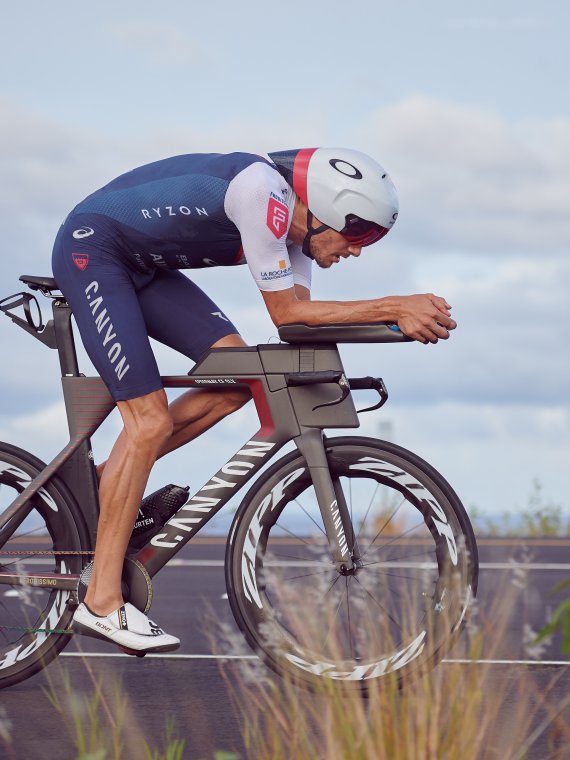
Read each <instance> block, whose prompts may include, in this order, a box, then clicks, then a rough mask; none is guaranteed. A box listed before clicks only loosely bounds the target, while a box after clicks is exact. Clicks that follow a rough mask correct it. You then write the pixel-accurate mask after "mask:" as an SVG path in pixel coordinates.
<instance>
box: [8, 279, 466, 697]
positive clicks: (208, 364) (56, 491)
mask: <svg viewBox="0 0 570 760" xmlns="http://www.w3.org/2000/svg"><path fill="white" fill-rule="evenodd" d="M20 280H21V281H23V282H24V283H25V284H26V285H27V286H28V287H29V288H30V289H32V290H34V291H40V292H42V293H43V294H44V295H45V296H48V297H50V298H51V299H52V316H51V318H50V320H49V321H48V322H47V324H45V325H44V323H43V321H42V316H41V310H40V309H39V305H38V301H37V299H36V297H35V295H33V294H32V293H30V292H29V291H24V292H21V293H17V294H15V295H13V296H10V297H8V298H5V299H4V300H3V301H1V302H0V310H1V311H3V312H4V313H5V314H6V315H7V316H9V317H10V318H11V319H12V320H13V322H14V323H15V324H17V325H18V326H20V327H21V328H23V329H24V330H26V331H27V332H28V333H29V334H30V335H32V336H34V337H35V338H37V339H38V340H40V341H41V342H42V343H44V344H45V345H46V346H48V347H50V348H52V349H56V350H57V351H58V354H59V360H60V365H61V375H62V384H63V396H64V402H65V409H66V413H67V418H68V425H69V431H70V438H69V442H68V443H67V445H66V446H65V447H64V448H63V450H62V451H61V452H59V453H58V454H57V456H55V457H54V459H53V460H52V461H51V462H49V463H48V464H45V463H44V462H42V461H40V460H39V459H38V458H37V457H35V456H34V455H33V454H30V453H28V452H27V451H23V450H22V449H20V448H17V447H15V446H12V445H10V444H8V443H1V444H0V686H9V685H12V684H15V683H17V682H19V681H22V680H23V679H25V678H28V677H29V676H31V675H32V674H33V673H36V672H37V671H38V670H40V669H41V668H43V667H44V666H45V665H46V664H48V663H49V662H50V661H51V660H53V658H54V657H56V656H57V654H58V653H59V652H60V651H61V650H62V649H63V648H64V647H65V645H66V644H67V643H68V642H69V641H70V638H71V636H72V635H73V632H72V631H71V628H70V625H71V619H72V615H73V612H74V609H75V608H76V606H77V604H78V603H79V601H80V599H81V597H82V593H83V592H84V590H85V585H86V583H87V582H88V575H89V565H88V563H89V562H90V560H91V559H92V554H93V549H94V543H95V535H96V528H97V518H98V495H97V479H96V474H95V468H94V464H93V454H92V451H91V442H90V437H91V436H92V435H93V433H94V432H95V430H97V428H98V427H99V426H100V425H101V424H102V422H103V421H104V420H105V418H106V417H107V415H108V414H109V413H110V411H111V410H112V409H113V407H114V402H113V400H112V398H111V396H110V395H109V393H108V391H107V389H106V387H105V385H104V383H103V382H102V380H101V379H100V378H98V377H85V376H84V375H82V374H81V373H80V372H79V368H78V363H77V355H76V351H75V345H74V338H73V332H72V327H71V309H70V307H69V305H68V303H67V302H66V300H65V298H64V297H63V295H62V294H61V293H60V292H58V288H57V283H56V282H55V280H54V279H53V278H50V277H34V276H22V277H21V278H20ZM394 327H395V326H393V325H387V324H366V325H361V324H358V325H357V324H354V325H327V326H322V327H314V326H307V325H301V324H292V325H283V326H282V327H280V328H279V336H280V338H281V341H282V342H281V343H278V344H263V345H257V346H252V347H247V348H218V349H212V350H210V351H208V352H207V353H206V354H205V355H204V356H203V357H202V358H201V360H200V361H199V362H198V363H197V364H196V365H195V366H194V367H193V369H192V370H191V371H190V372H189V373H188V374H187V375H181V376H167V377H163V383H164V386H165V387H166V388H196V389H200V388H203V387H208V388H210V389H211V388H220V389H221V390H222V391H223V389H227V388H231V387H235V386H237V385H241V386H247V387H248V388H249V390H250V392H251V396H252V398H253V401H254V404H255V407H256V410H257V414H258V416H259V419H260V428H259V430H258V432H257V433H256V434H255V435H254V436H253V437H252V438H251V439H250V440H247V441H246V442H245V443H244V444H243V445H242V446H241V447H240V448H239V449H238V451H236V453H235V454H234V455H233V457H232V458H231V459H230V460H229V461H228V462H226V463H225V464H223V465H222V467H221V468H220V469H219V470H218V472H217V473H216V474H215V475H213V476H212V477H211V478H210V479H209V480H208V481H207V482H206V483H205V484H204V485H203V486H202V487H201V488H200V489H199V490H198V491H197V492H195V493H194V494H192V496H190V497H189V498H188V499H185V500H184V504H183V505H182V506H181V507H180V508H179V509H178V510H177V511H176V512H175V513H174V514H173V515H172V517H171V518H170V519H169V520H168V521H167V522H166V523H165V524H164V525H163V526H162V527H161V528H160V529H159V530H158V532H157V533H155V534H154V535H153V536H152V537H150V538H149V540H148V541H147V542H146V543H145V544H144V545H143V546H142V547H140V548H138V549H137V550H136V551H135V552H134V553H133V554H131V555H130V556H127V558H126V560H125V566H124V574H123V592H124V596H125V600H128V601H130V602H131V603H132V604H134V605H135V606H136V607H138V608H139V609H141V610H143V611H144V612H147V611H148V610H149V608H150V604H151V601H152V578H153V576H154V575H155V574H156V573H157V572H158V571H159V570H160V569H161V568H162V567H164V566H165V565H166V563H167V562H168V561H169V560H170V559H172V558H173V557H174V555H175V554H176V553H177V552H178V551H179V550H180V549H181V548H182V547H183V546H184V545H185V544H186V543H187V542H188V541H191V540H192V538H193V537H194V536H196V534H197V533H198V532H199V531H200V530H201V529H202V528H203V527H204V526H205V525H206V524H207V523H208V521H209V520H211V519H212V518H213V517H214V515H215V514H216V513H218V512H219V510H220V509H222V507H223V506H224V505H225V504H226V503H227V502H228V501H229V500H230V498H231V497H232V496H233V495H234V494H235V493H237V491H239V490H240V489H241V488H242V487H243V486H244V485H245V484H246V483H247V482H248V481H250V480H251V479H252V478H254V477H255V476H256V475H258V477H257V479H255V481H254V483H253V485H252V486H251V487H250V489H249V490H248V492H247V493H246V495H245V496H244V498H243V500H242V501H241V504H240V506H239V507H238V509H237V511H236V514H235V517H234V520H233V524H232V526H231V529H230V531H229V535H228V539H227V547H226V559H225V577H226V585H227V593H228V599H229V602H230V606H231V609H232V612H233V615H234V617H235V620H236V622H237V624H238V626H239V628H240V630H241V631H242V632H243V634H244V636H245V638H246V640H247V641H248V643H249V644H250V645H251V647H253V649H254V651H255V652H256V653H257V654H258V655H259V657H260V658H261V659H262V660H263V661H264V662H265V663H266V664H267V665H268V666H269V667H270V668H272V669H273V670H275V671H276V672H278V673H280V674H286V675H288V676H290V677H291V678H293V679H295V681H296V682H298V683H299V684H301V685H304V686H308V687H315V686H318V685H319V684H323V683H337V682H340V683H342V684H344V685H345V687H347V688H355V689H366V688H367V686H368V685H369V684H370V683H372V682H374V681H375V680H377V679H381V678H383V677H386V676H387V675H389V674H391V675H392V676H393V677H396V678H398V679H401V680H405V678H406V677H408V676H413V675H414V674H417V673H418V672H421V671H422V669H423V670H425V668H426V667H431V666H432V665H433V664H435V663H437V662H438V661H439V660H440V659H441V658H442V657H443V655H444V653H445V652H446V651H447V648H448V646H449V644H450V643H451V642H452V641H453V640H454V638H455V636H456V634H457V632H458V631H459V629H460V627H461V623H462V621H463V619H464V616H465V613H466V611H467V609H468V607H469V603H470V600H471V599H472V597H473V595H474V594H475V593H476V588H477V575H478V560H477V547H476V542H475V538H474V535H473V531H472V528H471V525H470V522H469V519H468V516H467V514H466V512H465V509H464V508H463V506H462V505H461V502H460V501H459V498H458V497H457V495H456V494H455V492H454V491H453V489H452V488H451V486H450V485H449V484H448V483H447V482H446V481H445V480H444V478H443V477H442V476H441V475H440V474H439V473H438V472H436V470H435V469H434V468H433V467H431V466H430V465H429V464H427V463H426V462H425V461H423V460H422V459H421V458H420V457H418V456H416V455H415V454H413V453H411V452H410V451H407V450H405V449H404V448H402V447H400V446H397V445H395V444H393V443H390V442H387V441H383V440H377V439H375V438H368V437H355V436H338V437H337V436H335V437H329V436H328V435H325V432H324V431H325V430H326V429H328V428H335V429H342V428H356V427H358V426H359V420H358V414H357V411H356V409H355V406H354V401H353V397H352V392H353V391H357V390H363V389H368V390H374V391H376V392H377V393H378V396H379V400H378V402H377V403H376V404H374V406H372V407H369V409H377V408H379V407H381V406H382V405H383V404H384V403H385V401H386V400H387V397H388V394H387V391H386V387H385V385H384V382H383V381H382V379H380V378H375V377H359V378H347V377H346V376H345V374H344V369H343V365H342V362H341V359H340V355H339V352H338V347H337V344H338V343H395V342H404V341H405V340H407V338H406V336H404V335H403V334H402V333H401V332H400V331H399V330H398V329H397V327H395V329H394ZM361 411H367V410H361ZM290 441H292V442H293V443H294V444H295V448H294V449H293V450H292V451H291V452H289V453H287V454H285V455H284V456H283V457H281V458H280V459H278V460H277V461H276V462H274V463H273V464H271V465H270V466H266V465H267V464H268V463H269V461H270V460H271V458H272V457H274V456H275V454H277V452H278V451H279V450H280V449H281V448H282V447H283V446H284V445H285V444H287V443H288V442H290Z"/></svg>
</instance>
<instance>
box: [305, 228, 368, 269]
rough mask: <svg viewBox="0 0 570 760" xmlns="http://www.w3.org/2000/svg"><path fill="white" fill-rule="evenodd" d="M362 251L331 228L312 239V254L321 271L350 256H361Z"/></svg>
mask: <svg viewBox="0 0 570 760" xmlns="http://www.w3.org/2000/svg"><path fill="white" fill-rule="evenodd" d="M361 250H362V248H359V247H358V246H356V245H352V244H351V243H349V241H348V240H347V239H346V238H345V237H343V236H342V235H341V234H340V232H337V231H336V230H332V229H330V228H329V229H328V230H325V231H324V232H320V233H319V234H318V235H314V236H313V237H312V238H311V254H312V255H313V258H314V260H315V262H316V264H317V265H318V266H320V267H321V269H328V268H329V267H331V266H332V265H333V264H337V263H338V262H339V261H340V260H341V259H347V258H348V257H349V256H360V251H361Z"/></svg>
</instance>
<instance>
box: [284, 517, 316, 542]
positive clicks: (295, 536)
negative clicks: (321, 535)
mask: <svg viewBox="0 0 570 760" xmlns="http://www.w3.org/2000/svg"><path fill="white" fill-rule="evenodd" d="M275 525H276V526H277V527H278V528H279V530H283V531H285V533H288V534H289V535H290V536H291V537H292V538H296V539H297V541H301V542H302V543H304V544H306V545H307V546H313V544H312V543H310V541H305V539H304V538H301V536H298V535H297V534H296V533H293V531H292V530H289V529H288V528H285V527H283V525H280V524H279V523H278V522H276V523H275Z"/></svg>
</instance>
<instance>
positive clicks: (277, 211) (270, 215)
mask: <svg viewBox="0 0 570 760" xmlns="http://www.w3.org/2000/svg"><path fill="white" fill-rule="evenodd" d="M288 222H289V209H288V207H287V206H286V205H285V204H284V203H280V202H279V201H278V200H277V199H276V198H273V197H271V198H270V199H269V203H268V204H267V226H268V227H269V229H270V230H271V232H272V233H273V234H274V235H275V237H276V238H280V237H283V235H284V234H285V232H286V231H287V224H288Z"/></svg>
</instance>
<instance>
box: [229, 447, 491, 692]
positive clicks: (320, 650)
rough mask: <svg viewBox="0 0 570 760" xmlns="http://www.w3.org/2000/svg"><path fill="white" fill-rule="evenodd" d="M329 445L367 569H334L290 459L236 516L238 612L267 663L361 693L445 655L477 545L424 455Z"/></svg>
mask: <svg viewBox="0 0 570 760" xmlns="http://www.w3.org/2000/svg"><path fill="white" fill-rule="evenodd" d="M343 441H347V442H346V443H343ZM327 448H328V451H329V464H330V468H331V474H332V475H333V477H334V478H338V480H339V481H340V484H341V486H342V489H343V493H344V496H345V499H346V502H347V506H348V510H349V513H350V519H351V523H352V530H349V531H348V534H349V535H348V539H349V545H350V546H351V553H353V550H354V548H355V546H356V545H357V546H358V548H359V551H360V558H361V565H362V566H361V567H360V568H359V569H358V570H357V571H356V572H355V573H354V574H350V575H346V576H343V575H341V574H340V573H339V572H338V571H337V570H336V569H335V568H334V566H333V565H332V562H331V558H330V552H329V548H328V539H327V536H326V534H325V531H324V526H323V522H322V518H321V514H320V510H319V508H318V505H317V502H316V497H315V493H314V489H313V486H312V483H311V480H310V477H309V473H308V470H307V469H306V467H305V465H304V462H303V460H302V459H301V458H300V457H298V456H296V457H295V456H289V457H288V460H289V461H288V462H286V463H284V464H283V465H282V466H281V467H279V469H278V470H277V472H275V471H274V474H273V475H272V476H269V477H268V478H267V479H266V480H265V481H264V484H263V485H262V487H260V488H257V489H255V493H254V494H253V496H252V498H251V500H249V499H248V497H246V501H247V504H245V505H244V509H243V510H242V509H240V512H239V513H238V516H237V517H236V524H237V525H239V524H240V522H241V523H242V524H241V526H240V527H239V528H238V529H237V531H236V537H235V547H234V550H233V555H234V556H233V563H232V567H233V570H234V578H233V580H232V582H231V584H230V585H233V587H234V591H235V592H236V593H235V594H234V595H232V596H234V597H235V598H234V602H233V604H232V607H233V608H234V613H237V614H236V617H237V619H238V623H240V626H241V627H242V630H243V631H244V633H245V634H246V637H247V638H248V640H249V642H250V644H252V646H254V647H255V648H256V649H258V650H261V652H262V656H263V658H264V659H265V661H266V662H267V664H268V665H269V666H270V667H272V668H274V669H275V670H277V671H279V672H282V673H283V672H287V673H289V674H290V675H292V676H293V677H294V678H296V679H297V680H300V681H303V682H306V683H309V684H312V685H315V684H316V683H322V682H323V679H327V680H333V681H342V682H344V683H347V684H351V683H352V684H356V685H357V686H358V687H359V688H360V687H362V685H365V684H367V683H369V682H371V681H373V680H374V679H377V678H381V677H384V676H386V675H387V674H389V673H396V674H397V676H398V677H402V678H403V677H404V676H405V675H408V674H410V673H411V672H413V671H417V670H420V669H421V668H422V667H423V668H425V667H426V665H430V666H431V665H433V664H434V663H435V662H437V661H438V659H440V658H441V656H443V652H444V651H445V647H446V646H447V645H449V643H450V642H451V640H452V639H453V636H454V634H455V632H456V631H457V630H458V628H459V625H460V623H461V621H462V619H463V616H464V614H465V611H466V608H467V605H468V603H469V599H470V596H471V594H472V593H474V591H475V587H476V564H477V557H476V547H475V542H474V539H473V536H472V532H471V530H470V526H469V523H468V520H467V517H466V515H465V513H464V510H463V508H462V507H461V504H460V503H459V501H458V499H457V497H456V495H455V494H454V492H453V491H452V489H451V488H450V486H449V485H448V484H447V483H446V482H445V481H444V480H443V478H442V477H441V476H440V475H438V473H436V472H435V471H434V470H433V469H432V468H431V467H430V466H429V465H427V464H426V463H425V462H423V461H422V460H420V459H419V458H417V457H415V456H414V455H412V454H411V453H409V452H406V451H405V450H403V449H400V448H399V447H395V446H391V445H390V444H383V443H382V444H381V443H380V442H378V441H370V440H369V439H336V440H334V439H332V440H330V441H329V444H328V447H327ZM285 459H287V458H285ZM283 461H285V460H282V462H283ZM351 532H352V536H351V535H350V533H351ZM354 537H356V541H354Z"/></svg>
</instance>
